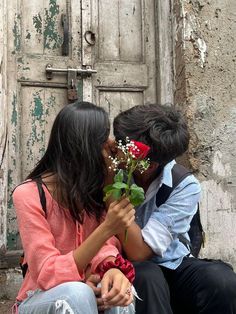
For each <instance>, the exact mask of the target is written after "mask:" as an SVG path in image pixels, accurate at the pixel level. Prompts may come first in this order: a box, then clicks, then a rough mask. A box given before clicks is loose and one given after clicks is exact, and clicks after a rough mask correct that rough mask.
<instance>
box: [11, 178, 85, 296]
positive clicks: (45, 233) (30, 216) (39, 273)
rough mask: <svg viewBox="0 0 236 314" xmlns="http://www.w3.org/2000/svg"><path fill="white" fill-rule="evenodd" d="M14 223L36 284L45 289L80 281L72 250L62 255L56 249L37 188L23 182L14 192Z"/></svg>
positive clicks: (81, 277) (80, 276) (82, 277)
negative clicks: (17, 228) (15, 219)
mask: <svg viewBox="0 0 236 314" xmlns="http://www.w3.org/2000/svg"><path fill="white" fill-rule="evenodd" d="M13 203H14V206H15V208H16V213H17V221H18V226H19V231H20V236H21V240H22V245H23V249H24V254H25V260H26V261H27V263H28V267H29V271H30V275H31V277H32V279H33V280H34V281H35V282H36V283H37V285H38V286H39V287H40V288H41V289H43V290H48V289H50V288H52V287H55V286H57V285H58V284H61V283H64V282H68V281H81V280H83V279H84V273H82V274H80V273H79V272H78V269H77V266H76V263H75V261H74V258H73V251H71V252H69V253H68V254H65V255H61V253H60V251H59V250H58V249H57V248H56V247H55V239H54V237H53V235H52V233H51V231H50V225H49V224H48V222H47V220H46V218H45V213H44V211H43V209H42V207H41V203H40V200H39V194H38V190H37V186H36V184H35V183H33V182H29V183H24V184H22V185H20V186H18V187H17V188H16V190H15V191H14V193H13Z"/></svg>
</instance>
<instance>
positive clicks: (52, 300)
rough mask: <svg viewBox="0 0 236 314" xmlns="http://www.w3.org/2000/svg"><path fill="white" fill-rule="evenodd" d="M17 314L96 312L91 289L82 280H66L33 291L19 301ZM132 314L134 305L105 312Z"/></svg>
mask: <svg viewBox="0 0 236 314" xmlns="http://www.w3.org/2000/svg"><path fill="white" fill-rule="evenodd" d="M18 313H19V314H54V313H56V314H97V313H98V309H97V302H96V297H95V295H94V292H93V290H92V289H91V288H90V287H89V286H88V285H86V284H85V283H83V282H66V283H63V284H60V285H58V286H56V287H54V288H52V289H49V290H47V291H41V290H38V291H36V292H33V293H32V295H30V296H29V297H28V298H27V299H25V300H24V301H23V302H22V303H20V305H19V307H18ZM126 313H127V314H133V313H135V310H134V305H133V304H130V305H129V306H127V307H114V308H112V309H110V310H106V311H105V314H126Z"/></svg>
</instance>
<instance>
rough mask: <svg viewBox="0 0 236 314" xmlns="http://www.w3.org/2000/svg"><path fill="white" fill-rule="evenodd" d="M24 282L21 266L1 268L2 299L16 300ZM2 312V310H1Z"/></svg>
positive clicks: (0, 298)
mask: <svg viewBox="0 0 236 314" xmlns="http://www.w3.org/2000/svg"><path fill="white" fill-rule="evenodd" d="M21 283H22V274H21V269H20V268H12V269H1V270H0V300H14V299H15V297H16V295H17V292H18V291H19V289H20V286H21ZM0 313H2V312H0Z"/></svg>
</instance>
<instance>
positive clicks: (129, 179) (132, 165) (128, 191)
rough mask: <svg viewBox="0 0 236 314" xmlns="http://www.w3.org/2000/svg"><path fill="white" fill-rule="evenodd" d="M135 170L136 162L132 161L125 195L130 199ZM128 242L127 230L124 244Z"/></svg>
mask: <svg viewBox="0 0 236 314" xmlns="http://www.w3.org/2000/svg"><path fill="white" fill-rule="evenodd" d="M135 168H136V166H135V162H134V160H132V162H131V167H130V170H129V173H128V178H127V185H128V188H127V190H126V193H125V195H126V196H127V197H129V195H130V183H131V179H132V173H133V171H134V169H135ZM127 240H128V230H127V229H126V230H125V239H124V244H125V243H126V242H127Z"/></svg>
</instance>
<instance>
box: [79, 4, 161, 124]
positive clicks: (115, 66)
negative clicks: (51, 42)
mask: <svg viewBox="0 0 236 314" xmlns="http://www.w3.org/2000/svg"><path fill="white" fill-rule="evenodd" d="M89 3H90V6H87V7H86V10H87V11H88V12H89V13H87V15H89V16H91V17H90V24H89V27H90V29H91V30H92V32H93V33H94V34H95V38H96V41H95V45H94V46H92V47H90V48H91V66H92V67H93V68H95V69H96V70H97V74H96V75H94V76H93V77H92V78H91V80H92V93H93V100H94V102H95V103H100V105H101V106H105V107H107V105H106V104H103V103H102V99H103V100H105V99H109V108H110V112H111V113H113V112H114V113H118V112H120V111H121V110H122V105H121V104H120V102H117V97H118V96H117V93H118V94H120V95H121V96H120V97H121V98H122V99H123V106H126V107H130V106H132V105H134V104H136V103H135V101H134V100H137V104H141V103H147V102H153V103H154V102H155V101H156V98H157V96H156V84H157V82H156V54H155V10H154V9H155V8H154V0H151V1H143V0H131V1H125V0H103V1H96V0H91V1H90V2H89ZM83 25H84V23H82V27H83ZM87 27H88V26H87ZM85 31H86V29H84V28H83V33H84V32H85ZM87 46H88V45H87V44H86V43H85V42H84V41H83V45H82V49H83V51H84V50H85V49H86V47H87ZM84 93H85V94H86V86H85V85H84ZM106 93H107V96H106ZM89 94H90V93H89ZM132 94H133V95H132ZM137 94H138V95H139V96H138V99H137ZM128 95H129V96H128ZM113 97H114V98H113ZM130 99H132V101H131V103H132V104H131V103H130ZM141 99H142V102H141ZM112 107H114V108H112ZM113 117H114V115H113V114H111V119H112V118H113Z"/></svg>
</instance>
